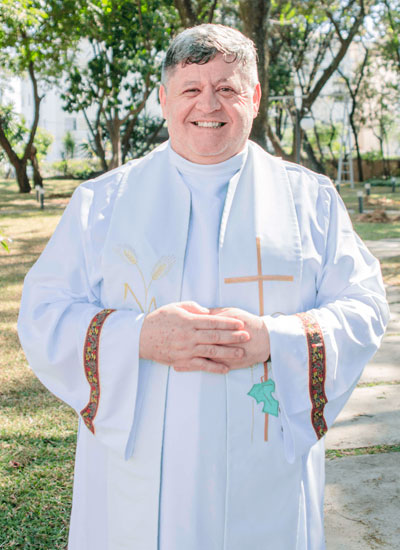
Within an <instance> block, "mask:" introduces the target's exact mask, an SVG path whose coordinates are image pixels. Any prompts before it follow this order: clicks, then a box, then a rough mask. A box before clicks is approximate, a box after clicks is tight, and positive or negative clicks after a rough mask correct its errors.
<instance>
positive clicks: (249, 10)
mask: <svg viewBox="0 0 400 550" xmlns="http://www.w3.org/2000/svg"><path fill="white" fill-rule="evenodd" d="M270 12H271V2H270V1H267V0H240V2H239V14H240V18H241V20H242V21H243V32H244V34H245V35H246V36H248V37H249V38H251V39H252V40H253V42H254V44H255V46H256V48H257V53H258V79H259V81H260V84H261V89H262V96H261V102H260V108H259V113H258V116H257V118H256V119H255V120H254V123H253V128H252V132H251V137H252V139H254V141H256V142H257V143H258V144H259V145H261V147H264V148H265V147H266V131H265V130H266V128H267V126H268V95H269V86H268V84H269V75H268V69H269V48H268V30H269V15H270Z"/></svg>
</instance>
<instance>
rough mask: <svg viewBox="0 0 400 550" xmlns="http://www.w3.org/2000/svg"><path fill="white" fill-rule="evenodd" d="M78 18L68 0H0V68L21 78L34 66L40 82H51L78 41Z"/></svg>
mask: <svg viewBox="0 0 400 550" xmlns="http://www.w3.org/2000/svg"><path fill="white" fill-rule="evenodd" d="M78 17H79V7H78V6H76V3H75V2H74V1H72V0H63V1H61V0H46V2H43V1H41V0H2V2H1V4H0V28H1V32H0V63H1V65H2V67H3V68H7V70H9V71H11V72H12V73H14V74H18V75H21V74H24V72H25V71H27V70H29V68H30V67H31V66H34V68H35V73H36V74H37V75H39V77H40V80H41V81H42V82H45V81H46V82H54V80H56V79H57V78H58V77H59V76H60V72H61V71H62V69H63V68H64V67H65V63H66V62H67V60H68V56H67V52H68V54H69V55H72V54H73V51H72V48H73V46H74V44H76V41H77V39H79V26H77V24H76V23H77V21H78Z"/></svg>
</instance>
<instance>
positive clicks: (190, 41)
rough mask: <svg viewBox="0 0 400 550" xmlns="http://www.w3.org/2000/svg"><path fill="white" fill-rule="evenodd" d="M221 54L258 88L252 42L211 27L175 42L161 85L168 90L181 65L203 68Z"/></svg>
mask: <svg viewBox="0 0 400 550" xmlns="http://www.w3.org/2000/svg"><path fill="white" fill-rule="evenodd" d="M218 53H221V54H222V55H223V56H224V59H225V61H226V62H227V63H233V62H235V61H237V62H238V63H239V64H240V65H241V66H242V67H243V69H244V72H245V73H246V76H247V77H248V79H249V82H250V84H251V85H252V86H255V85H256V84H257V82H258V74H257V52H256V49H255V46H254V43H253V42H252V40H250V39H249V38H247V37H246V36H244V35H243V34H242V33H241V32H240V31H238V30H236V29H232V28H231V27H225V26H224V25H214V24H211V23H207V24H204V25H198V26H197V27H192V28H190V29H186V30H184V31H183V32H181V33H180V34H178V36H176V37H175V38H174V40H173V41H172V42H171V44H170V46H169V48H168V50H167V53H166V56H165V58H164V61H163V64H162V71H161V82H162V83H163V84H164V86H165V85H166V84H167V82H168V78H169V76H170V74H171V73H172V71H173V70H174V69H175V68H176V67H177V66H178V65H181V66H182V67H184V66H185V65H190V64H192V63H196V64H198V65H203V64H205V63H208V61H210V60H211V59H214V57H215V56H216V55H217V54H218Z"/></svg>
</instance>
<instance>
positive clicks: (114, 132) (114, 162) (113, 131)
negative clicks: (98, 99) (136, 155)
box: [107, 119, 122, 170]
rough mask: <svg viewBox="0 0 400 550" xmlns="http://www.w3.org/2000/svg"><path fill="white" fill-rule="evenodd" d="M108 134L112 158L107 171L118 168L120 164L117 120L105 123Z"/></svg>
mask: <svg viewBox="0 0 400 550" xmlns="http://www.w3.org/2000/svg"><path fill="white" fill-rule="evenodd" d="M107 126H108V132H109V135H110V141H111V151H112V156H111V160H110V162H109V165H108V169H109V170H113V169H114V168H118V166H121V164H122V148H121V122H120V120H119V119H113V120H110V121H107Z"/></svg>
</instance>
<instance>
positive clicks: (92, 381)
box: [81, 309, 115, 434]
mask: <svg viewBox="0 0 400 550" xmlns="http://www.w3.org/2000/svg"><path fill="white" fill-rule="evenodd" d="M113 311H115V309H103V310H102V311H100V312H99V313H97V314H96V315H95V316H94V317H93V319H92V320H91V321H90V324H89V328H88V330H87V333H86V338H85V344H84V346H83V367H84V369H85V374H86V378H87V381H88V382H89V385H90V398H89V403H88V404H87V405H86V407H85V408H84V409H82V410H81V416H82V418H83V421H84V423H85V424H86V426H87V427H88V428H89V430H90V431H91V432H92V433H93V434H94V432H95V429H94V425H93V421H94V419H95V416H96V414H97V409H98V408H99V400H100V379H99V346H100V333H101V329H102V328H103V325H104V321H105V320H106V319H107V317H108V316H109V315H110V313H112V312H113Z"/></svg>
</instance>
